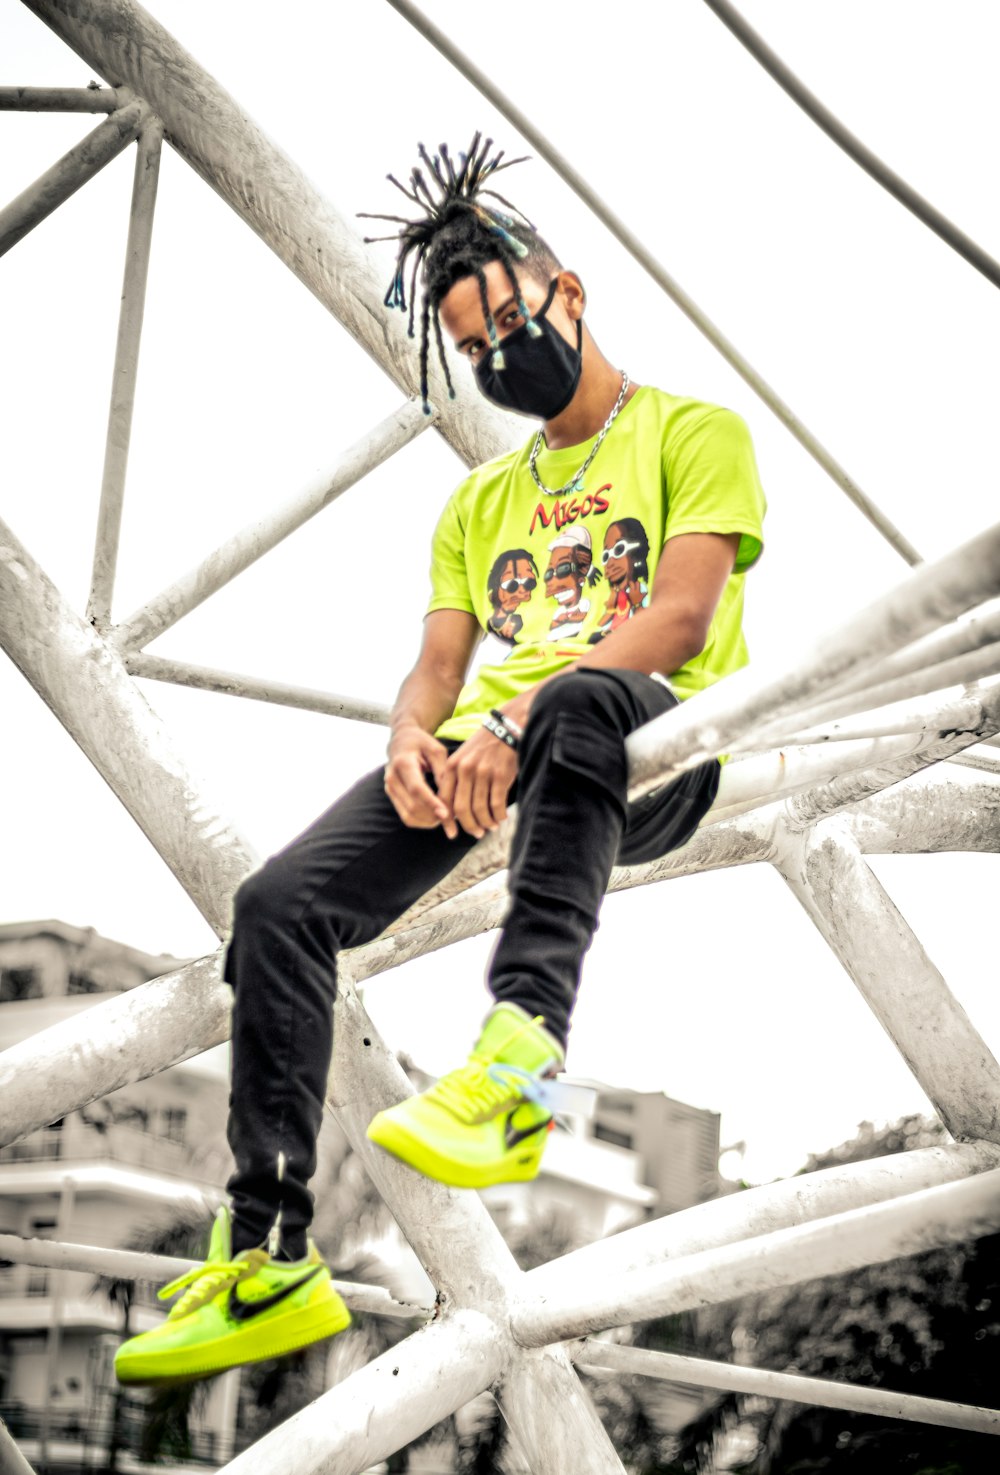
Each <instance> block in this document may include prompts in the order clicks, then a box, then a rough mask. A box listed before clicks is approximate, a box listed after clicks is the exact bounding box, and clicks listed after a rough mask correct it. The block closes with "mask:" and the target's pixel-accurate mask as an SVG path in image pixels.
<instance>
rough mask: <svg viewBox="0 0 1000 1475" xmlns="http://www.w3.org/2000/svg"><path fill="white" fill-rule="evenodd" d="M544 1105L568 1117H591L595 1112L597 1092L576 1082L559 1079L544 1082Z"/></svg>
mask: <svg viewBox="0 0 1000 1475" xmlns="http://www.w3.org/2000/svg"><path fill="white" fill-rule="evenodd" d="M544 1096H545V1104H546V1106H549V1107H551V1108H552V1110H553V1111H555V1112H566V1113H568V1114H569V1115H570V1116H582V1117H588V1118H589V1117H592V1116H593V1115H594V1112H595V1111H596V1110H597V1091H596V1089H595V1087H593V1086H583V1085H580V1084H579V1082H577V1081H570V1080H566V1079H560V1078H559V1077H557V1078H556V1079H555V1080H550V1081H546V1082H545V1092H544Z"/></svg>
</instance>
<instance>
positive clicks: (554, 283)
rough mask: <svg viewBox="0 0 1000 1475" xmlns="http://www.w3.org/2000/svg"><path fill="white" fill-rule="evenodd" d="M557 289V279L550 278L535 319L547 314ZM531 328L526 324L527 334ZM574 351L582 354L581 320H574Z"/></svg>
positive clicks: (529, 324)
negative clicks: (546, 291) (543, 299)
mask: <svg viewBox="0 0 1000 1475" xmlns="http://www.w3.org/2000/svg"><path fill="white" fill-rule="evenodd" d="M558 289H559V278H558V277H553V278H552V281H551V282H550V283H549V290H548V294H547V296H546V298H545V301H544V302H543V303H542V305H541V307H540V308H539V309H538V311H537V312H536V313H535V318H536V319H538V318H543V317H544V316H545V314H546V313H547V312H548V310H549V308H550V307H551V306H552V304H553V302H554V301H555V296H556V292H557V291H558ZM531 327H532V324H531V322H530V321H529V323H528V331H529V332H530V331H531ZM532 337H534V334H532ZM576 351H577V353H582V351H583V318H577V320H576Z"/></svg>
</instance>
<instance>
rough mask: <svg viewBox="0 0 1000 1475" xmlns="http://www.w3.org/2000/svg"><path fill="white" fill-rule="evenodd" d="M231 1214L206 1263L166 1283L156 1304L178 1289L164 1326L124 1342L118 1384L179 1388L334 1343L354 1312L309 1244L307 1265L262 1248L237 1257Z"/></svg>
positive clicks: (219, 1224) (224, 1216)
mask: <svg viewBox="0 0 1000 1475" xmlns="http://www.w3.org/2000/svg"><path fill="white" fill-rule="evenodd" d="M231 1243H232V1236H231V1230H230V1222H229V1210H228V1209H227V1208H225V1207H223V1208H221V1209H220V1210H219V1212H218V1214H217V1215H216V1218H215V1224H214V1225H213V1228H212V1238H211V1240H210V1242H209V1247H208V1258H207V1260H206V1261H205V1262H204V1264H202V1265H196V1266H195V1267H194V1269H193V1270H189V1271H188V1272H187V1274H186V1275H182V1276H180V1277H179V1278H178V1279H177V1280H172V1281H171V1282H170V1284H169V1285H165V1286H164V1287H163V1289H162V1290H161V1291H159V1292H158V1295H159V1297H160V1299H161V1300H164V1301H165V1300H168V1299H169V1298H170V1297H171V1296H174V1295H176V1294H177V1292H178V1291H183V1292H184V1294H183V1295H182V1296H181V1298H180V1300H179V1301H178V1302H177V1303H176V1305H174V1306H172V1307H171V1308H170V1312H169V1314H168V1316H167V1319H166V1321H165V1322H164V1323H163V1324H162V1326H158V1327H154V1328H153V1330H152V1331H149V1332H143V1333H142V1334H141V1335H140V1336H138V1337H132V1338H130V1339H129V1341H127V1342H123V1343H122V1345H121V1346H120V1347H119V1348H118V1351H117V1353H116V1355H115V1373H116V1375H117V1377H118V1381H119V1382H120V1383H177V1382H188V1381H189V1380H192V1379H195V1378H209V1377H211V1376H212V1375H213V1374H214V1373H221V1372H225V1370H226V1369H227V1368H231V1367H239V1366H240V1365H241V1364H243V1363H245V1362H264V1361H266V1360H267V1359H268V1358H270V1357H280V1356H282V1354H283V1353H285V1352H294V1351H296V1350H297V1349H298V1348H299V1347H307V1346H309V1344H310V1343H311V1342H320V1341H322V1340H323V1338H324V1337H332V1336H333V1334H334V1333H335V1332H341V1331H343V1330H344V1328H345V1327H346V1326H349V1325H350V1322H351V1313H350V1312H349V1311H348V1309H347V1307H346V1306H345V1305H344V1303H343V1301H342V1300H341V1299H340V1297H339V1296H338V1294H337V1292H336V1291H335V1290H334V1288H333V1285H332V1284H331V1281H330V1270H329V1267H328V1266H327V1265H326V1263H325V1262H324V1261H323V1260H322V1259H321V1258H320V1253H319V1251H318V1250H317V1248H316V1246H315V1245H314V1244H313V1243H312V1241H311V1240H310V1242H309V1254H308V1255H307V1256H306V1258H305V1259H304V1260H298V1261H294V1262H289V1261H285V1260H272V1259H271V1257H270V1255H269V1254H268V1253H267V1251H266V1250H264V1249H258V1250H246V1251H244V1252H243V1253H242V1254H241V1255H239V1256H238V1257H237V1258H236V1259H234V1258H233V1256H232V1252H231V1249H230V1246H231Z"/></svg>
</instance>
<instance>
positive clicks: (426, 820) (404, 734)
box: [385, 722, 458, 840]
mask: <svg viewBox="0 0 1000 1475" xmlns="http://www.w3.org/2000/svg"><path fill="white" fill-rule="evenodd" d="M447 762H448V749H447V748H446V747H445V745H444V743H440V742H438V740H437V738H436V737H432V736H431V734H430V733H429V732H425V731H424V729H423V728H422V727H418V726H417V725H416V723H413V722H407V723H405V724H403V725H402V726H400V727H398V728H397V729H396V730H395V731H394V732H393V734H392V737H391V738H390V739H389V761H388V763H387V764H386V766H385V792H386V793H387V794H388V796H389V799H390V800H391V801H392V804H393V807H394V808H395V810H396V813H397V814H398V815H399V817H400V819H401V820H402V821H403V823H404V825H407V826H408V827H409V828H410V829H411V830H433V829H435V828H436V827H437V826H438V825H441V826H443V828H444V832H445V834H446V835H447V836H448V838H449V839H450V840H454V838H455V836H456V835H457V834H458V825H457V824H456V823H455V817H454V815H453V814H452V812H451V810H450V808H449V807H448V805H447V804H445V802H444V800H443V799H441V798H439V797H438V795H437V794H436V793H435V791H434V789H432V788H431V786H430V784H429V783H428V782H427V775H428V774H431V775H432V776H433V779H434V783H435V785H436V784H438V783H440V781H441V776H442V775H443V773H444V770H445V766H446V764H447Z"/></svg>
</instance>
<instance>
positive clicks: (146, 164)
mask: <svg viewBox="0 0 1000 1475" xmlns="http://www.w3.org/2000/svg"><path fill="white" fill-rule="evenodd" d="M162 144H163V124H162V123H161V122H160V120H159V118H147V120H146V122H145V124H144V125H143V129H142V132H141V133H140V134H139V138H138V141H137V143H136V154H135V177H134V179H133V183H132V208H131V214H130V216H129V227H128V242H127V245H126V247H125V278H124V281H123V283H122V300H121V309H120V311H119V316H118V341H117V344H116V347H115V367H114V373H113V377H112V385H111V405H110V408H109V410H108V432H107V439H106V442H105V448H104V473H103V477H102V481H101V503H100V509H99V511H98V517H97V536H96V540H95V546H94V567H93V573H92V575H91V586H90V601H89V603H88V606H87V618H88V620H90V622H91V624H93V625H96V626H98V627H99V628H103V627H104V626H106V625H107V623H108V621H109V619H110V617H111V595H112V590H113V588H114V582H115V567H116V565H117V562H118V540H119V536H120V532H121V519H122V503H123V501H124V498H125V472H126V469H127V467H128V450H129V442H130V440H131V438H132V411H133V408H134V405H135V385H136V377H137V375H138V371H139V344H140V341H141V339H142V319H143V314H144V311H145V306H146V279H147V276H148V274H149V250H150V246H151V244H152V240H153V215H154V212H155V209H156V188H157V184H158V182H159V177H160V150H161V147H162Z"/></svg>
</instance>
